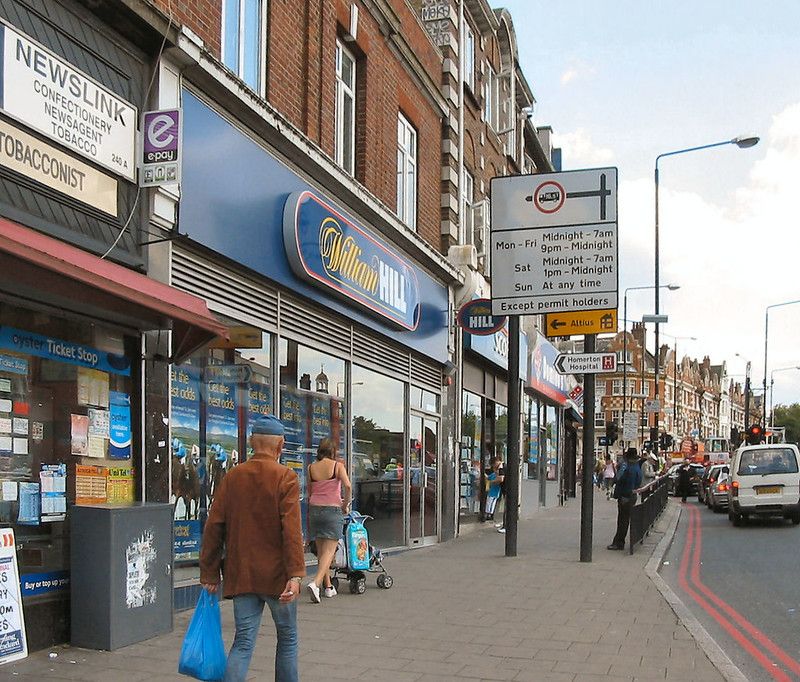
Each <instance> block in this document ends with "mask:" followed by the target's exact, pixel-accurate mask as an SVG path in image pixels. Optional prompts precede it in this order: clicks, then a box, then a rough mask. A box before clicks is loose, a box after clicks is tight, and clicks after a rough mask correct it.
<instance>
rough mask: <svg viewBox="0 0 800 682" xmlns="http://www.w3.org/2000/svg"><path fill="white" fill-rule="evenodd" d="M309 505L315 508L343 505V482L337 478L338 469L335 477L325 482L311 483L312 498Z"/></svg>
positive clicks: (334, 470)
mask: <svg viewBox="0 0 800 682" xmlns="http://www.w3.org/2000/svg"><path fill="white" fill-rule="evenodd" d="M308 503H309V504H313V505H314V506H315V507H339V506H341V504H342V482H341V481H340V480H339V479H338V478H336V467H333V477H331V478H328V479H326V480H324V481H313V480H312V481H311V497H309V498H308Z"/></svg>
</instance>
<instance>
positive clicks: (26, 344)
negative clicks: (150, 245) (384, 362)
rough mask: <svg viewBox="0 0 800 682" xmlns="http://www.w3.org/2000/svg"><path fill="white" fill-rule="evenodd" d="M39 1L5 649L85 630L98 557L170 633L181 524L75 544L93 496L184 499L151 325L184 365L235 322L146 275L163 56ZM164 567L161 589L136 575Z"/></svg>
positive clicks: (15, 46)
mask: <svg viewBox="0 0 800 682" xmlns="http://www.w3.org/2000/svg"><path fill="white" fill-rule="evenodd" d="M33 4H36V5H37V8H36V9H33V8H31V7H30V6H29V5H28V3H26V2H23V1H22V0H14V1H13V2H11V1H5V0H4V1H2V2H0V19H1V20H2V23H0V45H2V50H0V53H1V54H0V56H1V57H2V66H1V68H2V72H1V74H0V91H1V92H0V524H2V526H3V529H4V539H5V538H6V537H9V538H10V537H11V535H10V531H13V533H14V542H13V544H12V548H11V552H12V553H11V554H8V553H7V552H8V549H9V548H8V545H9V544H11V543H5V542H4V543H3V547H4V548H5V549H4V550H3V551H4V552H6V553H5V554H4V555H3V557H2V560H1V561H2V563H1V564H0V569H2V572H3V578H4V582H6V578H7V577H9V576H10V577H11V580H9V581H7V586H12V587H9V589H8V590H4V592H3V594H4V595H6V596H7V595H8V594H10V593H11V592H13V591H14V587H15V586H16V584H19V586H20V591H21V599H22V605H23V612H24V627H23V622H22V618H21V617H20V616H21V615H22V614H20V613H19V612H18V607H12V608H11V609H9V607H8V605H7V604H6V603H5V602H4V603H3V606H4V613H5V614H6V619H5V621H4V623H5V624H6V625H8V627H9V628H10V630H7V631H5V632H4V639H3V646H2V649H0V657H2V658H5V657H6V656H10V655H18V654H20V653H23V654H24V649H25V647H26V645H27V649H28V650H36V649H40V648H43V647H46V646H49V645H51V644H53V643H58V642H64V641H68V640H69V639H70V636H71V626H70V623H71V613H74V611H75V609H72V610H71V606H70V599H71V598H72V603H73V605H74V604H75V603H81V602H83V603H88V602H90V601H92V600H95V601H96V600H97V598H98V594H99V593H100V592H102V590H100V589H99V585H100V584H101V583H99V582H98V583H95V585H94V586H93V587H89V588H86V589H81V590H78V589H77V588H74V584H73V585H72V588H73V589H71V581H72V579H73V577H74V575H75V571H74V565H75V563H74V562H75V561H80V560H81V559H84V560H85V559H87V558H88V559H90V560H91V562H93V563H94V564H95V567H96V569H97V571H98V572H99V574H100V575H107V576H111V575H113V576H122V581H123V583H122V586H121V591H117V592H114V593H113V594H114V595H116V596H119V597H120V599H121V608H122V611H123V614H124V615H125V617H126V618H127V619H128V621H129V622H130V623H132V624H133V627H135V626H136V623H137V622H138V619H139V618H140V617H144V618H145V619H146V618H147V617H149V615H150V614H149V613H147V611H148V609H147V607H148V606H149V605H151V604H152V603H153V602H155V601H158V602H159V604H160V605H161V606H166V614H167V620H166V626H167V627H169V625H170V624H171V591H170V588H171V577H170V576H169V574H168V571H167V570H166V567H167V566H169V564H170V562H171V549H172V548H171V546H170V545H171V537H172V534H171V528H170V527H169V525H167V531H168V532H167V535H166V538H164V537H159V538H150V536H147V537H146V538H145V537H138V536H137V537H138V539H137V540H136V541H134V542H131V543H129V544H127V545H126V546H125V547H123V548H122V550H121V551H120V552H117V553H110V552H106V551H104V550H103V549H102V548H101V546H100V545H98V544H88V545H81V546H80V547H79V548H78V550H76V549H75V548H74V547H73V548H72V549H71V543H72V541H73V540H74V539H75V537H76V534H77V533H78V532H79V531H83V530H86V528H84V527H83V525H82V523H81V522H79V521H77V520H76V519H78V518H79V517H81V513H82V512H83V511H86V510H89V509H90V508H91V509H95V508H98V509H100V507H103V508H104V509H105V508H107V507H108V508H110V507H109V504H108V503H111V505H120V506H121V507H124V506H127V507H131V508H133V507H134V506H136V503H137V502H138V503H140V502H144V501H147V500H149V499H156V500H157V501H161V502H164V503H167V502H168V500H167V499H166V497H167V496H166V495H164V496H163V497H162V498H161V499H159V496H158V495H157V494H155V493H154V492H153V491H152V488H151V486H150V481H151V477H155V478H158V477H159V476H162V474H161V473H160V471H161V469H160V466H159V462H160V453H159V450H158V438H157V429H156V428H155V427H154V425H156V426H157V425H158V423H159V421H160V420H161V418H162V416H165V415H164V412H163V411H162V410H161V409H159V407H158V406H153V405H150V401H149V398H148V397H147V396H148V389H147V388H146V387H147V386H148V383H149V382H150V380H151V379H150V373H151V371H153V370H154V368H157V366H158V365H159V364H160V365H162V369H161V372H162V373H163V375H164V376H166V368H167V363H166V362H160V361H159V360H158V358H156V357H154V356H153V355H152V354H151V353H148V351H147V348H146V344H145V340H146V338H147V336H148V335H149V334H151V333H152V334H154V335H161V336H163V337H164V338H165V339H166V338H170V337H171V339H172V347H171V348H169V347H168V346H167V345H166V344H162V347H163V348H164V349H165V353H166V354H167V355H172V357H173V358H174V359H180V358H181V357H182V356H183V355H185V354H190V353H192V352H193V351H194V350H195V349H197V348H199V347H201V346H203V345H204V344H205V343H207V342H208V341H210V340H212V339H214V338H216V337H217V336H218V335H224V334H226V333H227V331H226V329H225V328H224V327H223V326H222V325H220V324H219V323H218V322H217V321H216V320H215V319H214V318H213V317H212V316H211V314H210V313H209V311H208V309H207V307H206V305H205V303H204V302H203V301H202V300H201V299H199V298H197V297H195V296H192V295H190V294H187V293H185V292H182V291H179V290H177V289H173V288H172V287H169V286H167V285H166V284H161V283H159V282H156V281H154V280H152V279H150V278H148V277H147V276H145V274H143V272H144V271H145V269H146V263H145V260H144V256H143V252H142V249H141V246H140V242H141V241H142V231H143V222H144V220H143V215H144V212H142V211H139V210H138V209H137V203H138V199H139V192H138V190H137V187H136V184H135V180H136V171H135V167H136V161H135V149H136V130H137V127H138V114H139V111H140V110H141V108H142V104H143V100H144V99H145V90H146V85H147V79H148V77H149V67H148V63H149V59H150V57H148V55H146V54H145V53H143V52H142V51H141V50H140V49H139V48H137V47H135V46H134V45H133V44H131V43H129V42H128V41H126V40H125V39H123V38H122V36H121V35H120V34H118V33H116V32H115V31H114V30H113V29H112V28H111V27H109V26H108V25H105V24H103V23H102V22H100V21H99V20H98V19H97V18H96V17H95V15H93V14H91V13H90V12H88V11H87V10H85V9H84V8H81V7H80V6H78V5H75V4H73V3H70V2H63V3H62V2H56V1H55V0H53V1H52V2H48V3H46V7H45V6H44V5H42V4H41V3H31V5H33ZM23 27H24V28H23ZM59 74H61V75H62V76H64V77H63V78H61V77H60V76H59ZM89 74H91V76H90V75H89ZM112 246H113V249H112V248H110V247H112ZM106 253H107V254H108V258H101V256H102V255H103V254H106ZM165 404H166V403H165ZM164 445H165V446H166V442H164ZM166 455H167V453H166V450H165V451H164V457H163V460H164V462H167V461H168V458H167V456H166ZM151 470H152V471H151ZM164 506H166V505H164ZM168 511H169V510H168ZM137 532H138V533H140V534H141V530H139V531H137ZM151 540H152V542H151ZM164 540H166V550H164V551H161V550H160V549H159V547H158V546H157V542H162V543H163V541H164ZM14 550H16V551H15V553H14ZM126 552H127V553H128V554H127V556H126ZM12 559H15V560H16V563H14V562H13V561H12ZM153 562H163V563H162V564H161V565H162V566H163V567H165V570H162V571H161V575H162V576H163V577H162V578H160V580H161V581H162V582H161V583H160V587H159V590H160V591H158V592H157V591H156V588H155V587H153V586H151V585H150V586H147V587H146V588H145V586H144V584H143V582H142V581H138V580H136V579H130V578H131V571H130V569H131V567H132V566H134V567H135V566H143V567H145V568H148V567H149V568H148V570H150V572H151V573H155V571H154V568H155V565H154V564H153ZM84 563H86V561H84ZM151 564H153V565H151ZM14 571H17V573H18V575H16V576H15V575H14ZM126 571H127V576H128V578H129V579H128V581H127V583H126V582H125V581H126V578H125V575H126ZM111 594H112V593H111V592H110V591H109V592H107V593H106V594H105V597H106V598H111ZM5 598H6V597H5V596H4V597H2V599H5ZM76 600H77V601H76ZM15 609H16V610H15Z"/></svg>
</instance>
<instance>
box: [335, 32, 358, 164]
mask: <svg viewBox="0 0 800 682" xmlns="http://www.w3.org/2000/svg"><path fill="white" fill-rule="evenodd" d="M336 163H338V164H339V165H340V166H341V167H342V168H343V169H344V170H345V171H346V172H347V173H349V174H350V175H355V170H356V60H355V58H354V57H353V55H352V54H350V52H348V51H347V49H346V48H345V47H344V45H342V44H341V43H340V42H339V41H338V40H337V41H336Z"/></svg>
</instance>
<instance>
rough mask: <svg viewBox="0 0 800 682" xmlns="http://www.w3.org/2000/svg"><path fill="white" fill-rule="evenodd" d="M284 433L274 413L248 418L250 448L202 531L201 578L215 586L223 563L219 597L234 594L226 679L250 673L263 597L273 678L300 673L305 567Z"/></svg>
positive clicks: (290, 679) (237, 680)
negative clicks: (284, 459) (271, 632)
mask: <svg viewBox="0 0 800 682" xmlns="http://www.w3.org/2000/svg"><path fill="white" fill-rule="evenodd" d="M283 435H284V428H283V424H281V422H280V421H279V420H278V419H276V418H275V417H274V416H272V415H268V416H266V417H265V418H262V419H261V420H259V421H258V422H256V423H255V424H254V425H253V430H252V436H251V438H250V444H251V446H252V448H253V454H252V456H251V457H250V459H248V460H247V461H246V462H245V463H244V464H240V465H238V466H236V467H234V468H233V469H231V471H229V472H228V473H227V474H226V476H225V478H224V479H223V480H222V483H221V484H220V487H219V490H218V491H217V493H216V494H215V495H214V502H213V504H212V505H211V511H210V512H209V515H208V520H207V521H206V525H205V530H204V531H203V542H202V546H201V550H200V582H201V584H202V586H203V587H204V588H205V589H206V590H208V591H209V592H212V593H214V592H217V590H218V589H219V586H220V569H221V570H222V576H223V578H224V583H223V587H224V596H225V598H226V599H230V598H233V617H234V621H235V623H236V634H235V636H234V640H233V646H232V647H231V650H230V653H229V654H228V663H227V667H226V668H225V677H224V681H225V682H244V680H245V679H246V678H247V670H248V668H249V667H250V659H251V658H252V655H253V649H254V648H255V643H256V638H257V636H258V629H259V626H260V625H261V616H262V614H263V612H264V604H266V605H267V606H269V609H270V612H271V613H272V620H273V621H274V622H275V630H276V632H277V636H278V644H277V648H276V651H275V680H276V681H278V682H297V680H298V672H297V644H298V636H297V602H296V601H295V598H296V597H297V595H298V594H299V593H300V584H301V582H302V579H303V577H304V576H305V574H306V568H305V558H304V555H303V532H302V526H301V521H300V486H299V482H298V479H297V474H295V472H294V471H292V470H291V469H289V468H288V467H285V466H283V465H282V464H280V463H279V459H280V456H281V451H282V449H283ZM223 552H224V555H225V560H224V564H223Z"/></svg>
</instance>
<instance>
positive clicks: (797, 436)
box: [775, 403, 800, 443]
mask: <svg viewBox="0 0 800 682" xmlns="http://www.w3.org/2000/svg"><path fill="white" fill-rule="evenodd" d="M775 426H785V427H786V441H787V442H789V443H800V403H793V404H792V405H778V406H777V407H776V408H775Z"/></svg>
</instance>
